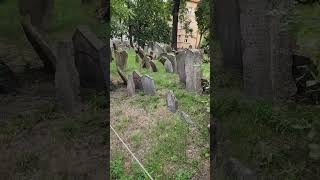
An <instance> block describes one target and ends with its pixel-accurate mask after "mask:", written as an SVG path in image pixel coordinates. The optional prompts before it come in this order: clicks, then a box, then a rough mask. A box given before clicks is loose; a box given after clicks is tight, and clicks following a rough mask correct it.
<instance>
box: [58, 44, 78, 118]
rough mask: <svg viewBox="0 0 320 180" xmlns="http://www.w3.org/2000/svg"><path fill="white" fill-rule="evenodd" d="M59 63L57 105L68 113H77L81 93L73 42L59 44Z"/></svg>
mask: <svg viewBox="0 0 320 180" xmlns="http://www.w3.org/2000/svg"><path fill="white" fill-rule="evenodd" d="M57 57H58V58H57V63H56V72H55V89H56V100H57V105H58V106H59V107H60V109H61V110H63V111H65V112H67V113H73V112H75V110H76V108H77V106H78V103H79V101H80V99H79V93H80V90H79V88H80V82H79V74H78V71H77V69H76V66H75V63H74V56H73V47H72V42H71V41H60V42H58V44H57Z"/></svg>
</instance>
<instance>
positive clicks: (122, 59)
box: [115, 51, 128, 71]
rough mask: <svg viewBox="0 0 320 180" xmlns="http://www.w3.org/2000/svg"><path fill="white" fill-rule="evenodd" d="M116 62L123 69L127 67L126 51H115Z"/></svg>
mask: <svg viewBox="0 0 320 180" xmlns="http://www.w3.org/2000/svg"><path fill="white" fill-rule="evenodd" d="M115 57H116V64H117V66H118V67H119V68H120V69H121V70H122V71H123V70H125V69H126V67H127V62H128V53H127V52H126V51H120V52H118V51H116V54H115Z"/></svg>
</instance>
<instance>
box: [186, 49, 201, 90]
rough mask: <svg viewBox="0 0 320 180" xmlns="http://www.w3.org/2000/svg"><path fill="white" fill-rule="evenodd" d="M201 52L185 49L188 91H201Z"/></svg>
mask: <svg viewBox="0 0 320 180" xmlns="http://www.w3.org/2000/svg"><path fill="white" fill-rule="evenodd" d="M201 63H202V60H201V54H200V53H199V51H196V50H186V61H185V71H186V89H187V91H190V92H197V93H201V92H202V86H201V78H202V72H201Z"/></svg>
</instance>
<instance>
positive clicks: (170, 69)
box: [164, 60, 173, 73]
mask: <svg viewBox="0 0 320 180" xmlns="http://www.w3.org/2000/svg"><path fill="white" fill-rule="evenodd" d="M164 68H165V70H166V72H167V73H173V67H172V64H171V61H170V60H166V62H165V63H164Z"/></svg>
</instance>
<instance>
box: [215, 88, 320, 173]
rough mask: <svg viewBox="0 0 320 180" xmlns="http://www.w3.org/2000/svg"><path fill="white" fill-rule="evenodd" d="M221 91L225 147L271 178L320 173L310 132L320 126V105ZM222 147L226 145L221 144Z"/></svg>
mask: <svg viewBox="0 0 320 180" xmlns="http://www.w3.org/2000/svg"><path fill="white" fill-rule="evenodd" d="M226 92H228V96H226V95H221V96H220V95H219V94H217V95H216V96H215V98H213V104H214V109H213V111H214V112H215V116H216V117H217V118H218V119H219V122H220V123H221V126H220V127H219V128H220V129H222V130H221V131H220V132H221V134H220V135H221V139H220V140H221V143H222V144H223V146H224V148H223V149H224V150H226V149H229V150H230V151H226V152H228V153H229V154H230V155H231V156H234V157H236V158H238V159H240V160H242V161H243V162H244V163H245V164H246V165H248V166H249V167H251V168H253V169H255V170H257V171H258V174H259V176H261V177H268V178H271V179H274V178H276V177H277V178H280V179H310V178H311V179H312V178H315V177H317V176H319V171H318V170H317V169H318V167H319V165H320V164H319V160H315V159H313V158H312V157H310V149H309V147H308V146H309V145H310V144H319V143H320V139H319V138H317V137H316V136H310V133H312V132H315V131H318V130H319V127H320V126H319V116H320V113H319V112H320V111H319V108H318V107H312V106H306V105H299V104H287V105H278V104H273V103H271V102H270V101H268V100H264V99H256V100H253V99H248V98H246V97H241V96H238V95H232V93H230V92H229V91H224V93H223V94H225V93H226ZM221 147H222V146H221Z"/></svg>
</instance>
